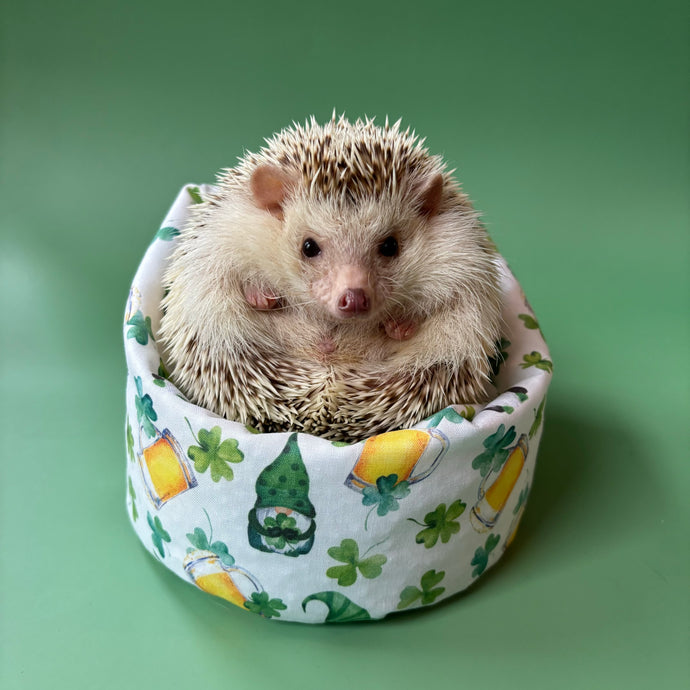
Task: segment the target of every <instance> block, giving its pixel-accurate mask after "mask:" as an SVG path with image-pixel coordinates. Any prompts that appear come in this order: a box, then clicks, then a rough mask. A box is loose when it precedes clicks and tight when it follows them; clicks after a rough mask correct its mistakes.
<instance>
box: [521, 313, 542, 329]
mask: <svg viewBox="0 0 690 690" xmlns="http://www.w3.org/2000/svg"><path fill="white" fill-rule="evenodd" d="M518 319H520V320H521V321H522V322H523V323H524V324H525V328H529V329H530V330H532V331H538V330H539V324H538V323H537V320H536V319H535V318H534V317H533V316H532V315H531V314H518Z"/></svg>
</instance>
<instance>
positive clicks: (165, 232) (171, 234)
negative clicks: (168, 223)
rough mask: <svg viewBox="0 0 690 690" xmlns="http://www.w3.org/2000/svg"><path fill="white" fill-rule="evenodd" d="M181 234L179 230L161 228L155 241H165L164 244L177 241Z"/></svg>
mask: <svg viewBox="0 0 690 690" xmlns="http://www.w3.org/2000/svg"><path fill="white" fill-rule="evenodd" d="M179 234H180V231H179V230H178V229H177V228H173V227H165V228H161V229H160V230H159V231H158V232H157V233H156V237H155V238H154V239H157V240H163V241H164V242H170V240H172V239H175V237H177V236H178V235H179Z"/></svg>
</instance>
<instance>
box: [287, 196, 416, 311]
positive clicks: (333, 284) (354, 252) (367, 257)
mask: <svg viewBox="0 0 690 690" xmlns="http://www.w3.org/2000/svg"><path fill="white" fill-rule="evenodd" d="M401 209H404V205H402V204H400V203H392V202H389V203H383V202H382V201H381V200H377V201H372V202H370V203H360V204H357V205H356V206H352V207H350V208H343V207H334V206H333V204H331V203H329V202H328V201H326V200H323V201H314V200H313V199H301V200H299V199H295V200H294V201H293V202H292V203H290V204H289V205H287V206H286V209H285V219H284V229H283V232H284V235H285V239H286V241H287V246H288V247H289V248H290V251H291V252H292V253H293V255H294V257H295V258H296V259H297V260H298V261H299V271H298V276H299V281H298V283H299V284H296V285H295V288H296V292H297V293H298V294H297V295H296V298H297V301H299V302H300V303H303V304H304V303H310V304H311V305H312V307H313V308H314V309H315V310H317V311H318V312H319V313H320V314H321V315H323V316H325V317H326V318H327V319H329V320H334V321H342V320H345V319H353V318H357V319H361V320H365V319H368V320H380V319H381V317H382V316H389V315H390V314H391V313H392V312H393V311H395V307H396V305H398V307H400V306H401V301H402V300H403V297H404V296H405V295H406V294H407V293H408V290H407V289H406V286H405V282H406V276H407V275H408V274H409V273H410V270H411V269H412V271H414V266H415V264H416V263H417V262H416V260H415V259H414V253H415V252H416V251H418V250H419V248H420V247H419V244H420V242H419V241H418V239H417V238H418V236H419V235H420V234H422V233H423V231H424V228H423V225H424V221H423V219H420V218H419V215H418V214H417V213H416V212H415V210H414V209H412V213H407V214H405V213H401Z"/></svg>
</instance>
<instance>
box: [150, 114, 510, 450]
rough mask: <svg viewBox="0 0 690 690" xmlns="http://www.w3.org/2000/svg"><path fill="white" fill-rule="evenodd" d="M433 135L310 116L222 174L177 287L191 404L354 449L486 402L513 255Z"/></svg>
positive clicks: (194, 227) (195, 216)
mask: <svg viewBox="0 0 690 690" xmlns="http://www.w3.org/2000/svg"><path fill="white" fill-rule="evenodd" d="M423 143H424V142H423V140H422V141H420V140H419V139H418V138H417V136H416V135H415V134H414V133H411V132H410V130H409V129H408V130H405V131H403V130H401V128H400V123H399V122H397V123H396V124H394V125H389V124H388V122H386V124H385V125H384V126H383V127H379V126H377V125H375V124H374V122H373V120H370V119H366V120H357V121H356V122H354V123H351V122H349V121H348V120H346V119H345V118H344V117H340V118H337V119H336V117H335V116H334V117H333V119H332V120H331V121H329V122H327V123H325V124H324V125H320V124H318V123H317V122H316V121H315V120H314V119H313V118H312V120H311V121H310V122H307V123H306V124H305V125H303V126H302V125H298V124H294V125H293V126H292V127H289V128H286V129H284V130H282V131H281V132H279V133H277V134H275V135H274V136H273V137H272V138H270V139H267V140H266V146H265V147H264V148H262V149H261V150H260V151H259V152H258V153H248V154H246V155H245V156H244V157H243V158H241V159H240V161H239V164H238V165H237V166H236V167H234V168H230V169H227V170H224V171H223V172H222V173H221V174H220V175H219V177H218V182H217V185H216V186H215V187H214V188H213V191H212V192H211V193H208V194H207V195H206V196H205V198H204V200H203V203H201V204H198V205H196V206H195V207H194V208H193V211H192V217H191V220H190V222H189V224H188V225H187V226H186V227H185V228H184V229H183V231H182V232H181V234H180V236H179V238H178V244H177V247H176V249H175V251H174V252H173V255H172V257H171V260H170V263H169V266H168V268H167V271H166V274H165V277H164V284H165V288H166V296H165V297H164V299H163V303H162V307H163V312H164V314H163V318H162V322H161V328H160V333H159V339H160V341H161V343H162V345H163V348H164V353H165V358H166V362H167V364H168V365H169V369H170V371H171V379H172V380H173V382H174V383H175V384H176V385H177V387H178V388H179V389H180V390H181V391H182V392H183V393H184V394H185V395H186V396H187V397H188V398H189V399H190V400H191V401H192V402H194V403H196V404H198V405H201V406H203V407H205V408H207V409H209V410H211V411H213V412H216V413H217V414H219V415H222V416H224V417H226V418H228V419H231V420H235V421H239V422H242V423H244V424H248V425H251V426H253V427H255V428H256V429H258V430H259V431H263V432H270V431H302V432H306V433H310V434H314V435H318V436H321V437H324V438H326V439H330V440H335V441H345V442H353V441H358V440H362V439H364V438H366V437H368V436H371V435H374V434H378V433H382V432H385V431H392V430H395V429H400V428H405V427H409V426H412V425H414V424H416V423H418V422H420V421H421V420H423V419H424V418H425V417H428V416H429V415H431V414H433V413H434V412H437V411H439V410H441V409H442V408H444V407H446V406H447V405H450V404H463V403H480V402H484V401H486V400H487V399H488V397H489V395H488V387H489V374H490V358H491V357H492V356H494V355H495V349H496V348H495V343H496V341H497V340H498V338H499V334H500V291H499V264H498V260H497V254H496V252H495V250H494V248H493V245H492V243H491V241H490V239H489V237H488V235H487V233H486V230H485V229H484V227H483V225H482V224H481V222H480V220H479V216H478V213H477V212H476V211H475V209H474V208H473V206H472V204H471V203H470V201H469V199H468V197H467V196H466V195H465V194H464V192H463V191H462V190H461V188H460V186H459V185H458V184H457V182H456V181H455V180H454V179H453V177H452V176H451V174H450V173H449V172H448V171H447V170H446V166H445V164H444V162H443V160H442V159H441V158H440V157H439V156H434V155H431V154H430V153H429V151H428V150H427V149H426V148H424V145H423Z"/></svg>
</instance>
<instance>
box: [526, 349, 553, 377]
mask: <svg viewBox="0 0 690 690" xmlns="http://www.w3.org/2000/svg"><path fill="white" fill-rule="evenodd" d="M522 359H523V361H522V362H520V366H521V367H522V368H523V369H528V368H529V367H536V368H537V369H542V370H543V371H548V372H549V374H552V373H553V362H552V361H551V360H550V359H544V358H543V357H542V356H541V354H540V353H539V352H536V351H534V350H533V351H532V352H531V353H530V354H528V355H524V356H523V358H522Z"/></svg>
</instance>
